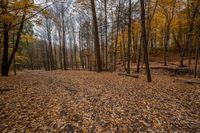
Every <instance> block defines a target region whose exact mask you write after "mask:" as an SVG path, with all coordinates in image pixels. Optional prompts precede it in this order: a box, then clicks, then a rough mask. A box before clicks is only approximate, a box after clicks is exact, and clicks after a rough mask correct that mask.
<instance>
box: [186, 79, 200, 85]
mask: <svg viewBox="0 0 200 133" xmlns="http://www.w3.org/2000/svg"><path fill="white" fill-rule="evenodd" d="M184 82H185V83H187V84H200V82H198V81H192V80H185V81H184Z"/></svg>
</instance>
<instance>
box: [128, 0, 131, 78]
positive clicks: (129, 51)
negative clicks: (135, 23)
mask: <svg viewBox="0 0 200 133" xmlns="http://www.w3.org/2000/svg"><path fill="white" fill-rule="evenodd" d="M131 12H132V10H131V0H129V17H128V19H129V24H128V52H127V56H128V63H127V73H128V74H130V62H131V28H132V24H131V23H132V22H131V14H132V13H131Z"/></svg>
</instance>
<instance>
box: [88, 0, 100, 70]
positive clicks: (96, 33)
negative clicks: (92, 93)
mask: <svg viewBox="0 0 200 133" xmlns="http://www.w3.org/2000/svg"><path fill="white" fill-rule="evenodd" d="M90 2H91V11H92V18H93V28H94V30H93V32H94V45H95V55H96V61H97V72H101V71H102V65H101V55H100V45H99V31H98V24H97V17H96V9H95V2H94V0H90Z"/></svg>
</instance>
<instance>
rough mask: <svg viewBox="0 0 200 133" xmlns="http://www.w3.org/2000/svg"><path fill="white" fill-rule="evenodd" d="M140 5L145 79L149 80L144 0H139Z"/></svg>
mask: <svg viewBox="0 0 200 133" xmlns="http://www.w3.org/2000/svg"><path fill="white" fill-rule="evenodd" d="M140 6H141V28H142V41H143V47H144V60H145V65H146V73H147V80H148V82H151V81H152V79H151V73H150V68H149V59H148V50H147V43H148V42H147V37H146V28H145V7H144V0H140Z"/></svg>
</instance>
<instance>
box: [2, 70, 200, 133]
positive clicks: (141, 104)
mask: <svg viewBox="0 0 200 133" xmlns="http://www.w3.org/2000/svg"><path fill="white" fill-rule="evenodd" d="M0 132H2V133H7V132H13V133H14V132H20V133H22V132H38V133H39V132H40V133H47V132H52V133H53V132H56V133H73V132H78V133H79V132H80V133H112V132H113V133H132V132H149V133H154V132H159V133H162V132H163V133H164V132H176V133H178V132H180V133H184V132H191V133H193V132H194V133H195V132H200V85H198V84H189V83H185V82H183V79H181V78H180V77H179V78H178V77H170V76H169V75H160V74H154V75H153V82H152V83H147V82H146V78H145V76H144V75H142V76H141V77H140V78H139V79H135V78H132V77H126V76H118V74H117V73H95V72H86V71H53V72H45V71H25V72H22V73H20V74H18V75H17V76H9V77H7V78H3V77H0Z"/></svg>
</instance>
